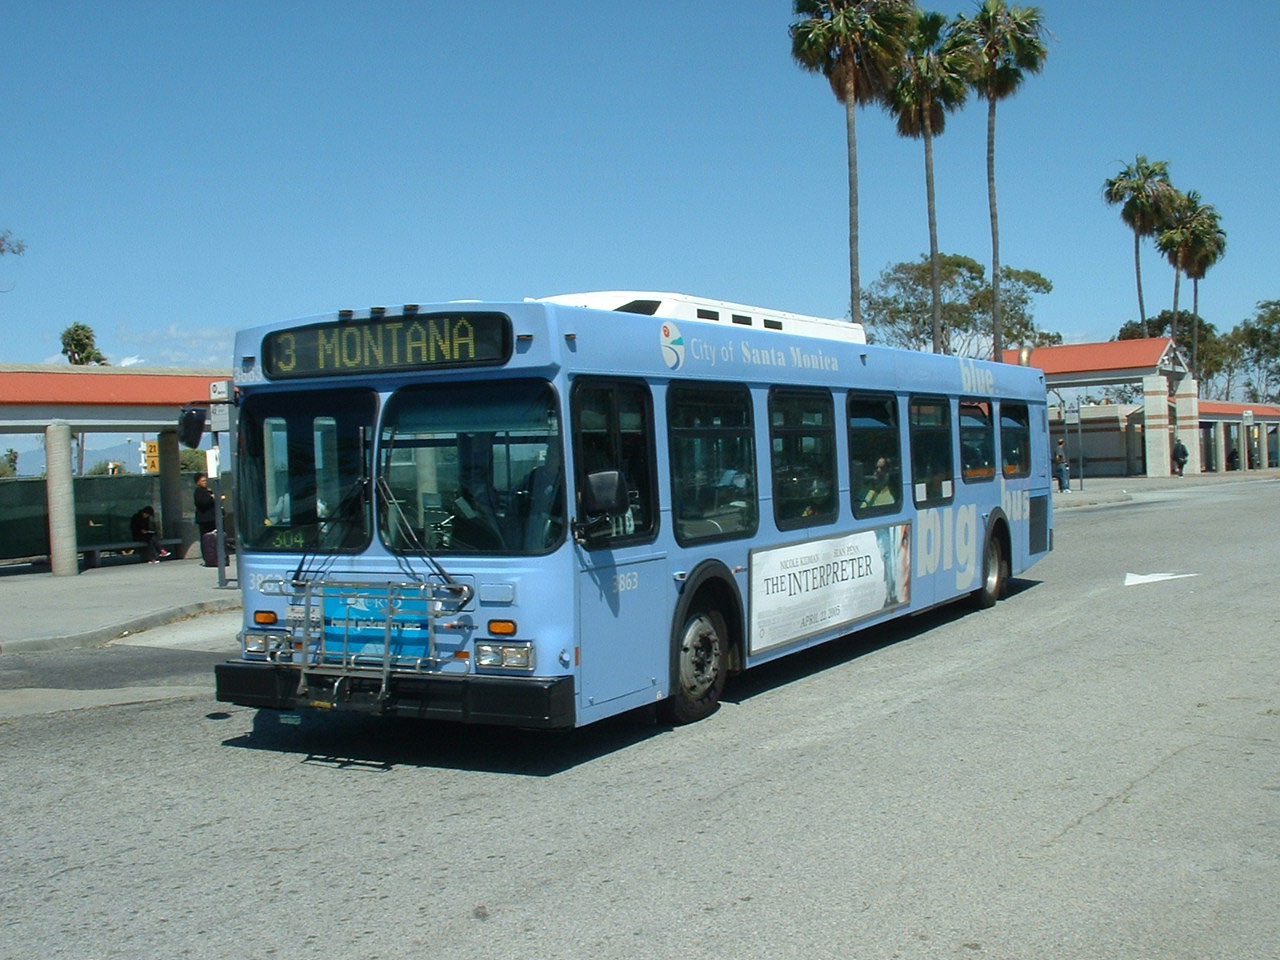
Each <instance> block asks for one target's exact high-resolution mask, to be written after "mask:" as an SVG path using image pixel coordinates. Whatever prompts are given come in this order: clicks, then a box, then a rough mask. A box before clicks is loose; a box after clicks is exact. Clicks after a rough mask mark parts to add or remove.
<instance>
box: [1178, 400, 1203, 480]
mask: <svg viewBox="0 0 1280 960" xmlns="http://www.w3.org/2000/svg"><path fill="white" fill-rule="evenodd" d="M1173 406H1174V413H1176V414H1177V417H1178V426H1177V429H1176V430H1175V431H1174V432H1175V433H1176V434H1177V435H1178V436H1179V437H1181V438H1182V443H1183V445H1184V446H1185V447H1186V448H1187V466H1186V468H1185V470H1184V472H1185V473H1201V472H1202V468H1201V466H1200V384H1199V383H1198V382H1197V381H1196V380H1194V379H1192V378H1191V377H1183V378H1182V380H1181V381H1180V382H1179V383H1178V388H1177V390H1176V391H1175V393H1174V395H1173Z"/></svg>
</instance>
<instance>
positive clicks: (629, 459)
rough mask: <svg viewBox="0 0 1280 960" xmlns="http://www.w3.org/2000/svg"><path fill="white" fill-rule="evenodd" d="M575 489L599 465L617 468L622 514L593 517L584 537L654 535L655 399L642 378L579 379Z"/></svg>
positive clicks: (595, 541) (574, 400) (574, 399)
mask: <svg viewBox="0 0 1280 960" xmlns="http://www.w3.org/2000/svg"><path fill="white" fill-rule="evenodd" d="M571 405H572V408H573V423H574V448H575V453H576V464H577V466H576V477H577V486H578V490H579V491H581V490H583V489H585V487H586V482H587V476H588V475H589V474H592V473H596V472H598V471H601V470H617V471H619V472H620V473H621V474H622V478H623V483H624V484H625V486H626V488H627V499H628V506H627V510H626V512H625V513H623V514H620V515H618V516H615V517H610V518H608V521H607V522H605V519H604V518H589V517H585V516H582V501H581V494H579V499H578V512H579V520H580V521H588V520H594V521H595V522H593V523H591V524H590V525H589V527H588V528H587V531H586V532H587V537H588V539H589V541H590V543H591V544H592V545H593V546H595V545H608V544H612V543H617V542H626V541H641V540H648V539H652V537H653V535H654V534H655V533H656V531H657V516H658V509H657V502H656V484H655V482H654V476H655V466H654V462H655V460H656V457H655V456H654V440H653V401H652V399H651V397H650V395H649V388H648V387H647V386H646V385H645V384H644V383H642V382H640V381H631V380H599V379H595V378H582V379H580V380H578V381H577V382H576V383H575V384H574V388H573V393H572V396H571Z"/></svg>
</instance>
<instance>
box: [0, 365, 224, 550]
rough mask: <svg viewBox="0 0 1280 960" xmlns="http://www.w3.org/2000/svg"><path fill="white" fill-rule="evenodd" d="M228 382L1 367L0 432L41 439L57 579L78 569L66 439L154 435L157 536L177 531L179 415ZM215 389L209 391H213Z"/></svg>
mask: <svg viewBox="0 0 1280 960" xmlns="http://www.w3.org/2000/svg"><path fill="white" fill-rule="evenodd" d="M229 379H230V377H229V371H226V370H179V369H171V368H160V367H96V366H83V367H80V366H70V365H61V364H0V433H43V434H44V437H45V462H46V464H47V467H46V471H47V476H48V501H49V502H48V506H49V544H50V558H49V559H50V562H51V563H52V566H53V572H54V574H55V575H63V574H74V573H77V572H78V571H79V563H78V560H77V557H78V554H79V552H80V551H79V549H78V545H77V544H76V531H75V498H74V493H73V491H72V484H71V476H72V470H71V437H72V436H73V435H74V434H79V433H130V432H154V433H156V434H158V436H159V453H160V463H159V467H160V505H159V506H160V518H161V524H162V525H161V527H160V531H161V534H162V535H163V536H164V537H167V538H182V540H183V542H184V545H186V544H188V543H189V542H190V541H191V540H192V539H194V533H193V531H190V530H185V529H183V528H182V504H183V503H184V496H185V495H186V491H184V490H183V489H182V488H181V475H180V464H179V457H178V433H177V423H178V414H179V413H180V412H181V410H182V407H183V406H184V405H186V404H188V403H193V402H208V400H209V399H210V397H211V396H212V393H213V391H214V390H215V389H219V388H221V386H222V385H223V384H225V383H226V381H228V380H229ZM215 384H216V385H218V387H217V388H215V386H214V385H215Z"/></svg>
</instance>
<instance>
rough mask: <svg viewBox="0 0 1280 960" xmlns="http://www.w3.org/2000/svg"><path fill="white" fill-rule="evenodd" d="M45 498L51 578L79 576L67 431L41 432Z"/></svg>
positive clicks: (58, 427)
mask: <svg viewBox="0 0 1280 960" xmlns="http://www.w3.org/2000/svg"><path fill="white" fill-rule="evenodd" d="M44 459H45V477H46V486H45V495H46V497H47V499H48V501H49V564H50V566H51V567H52V568H53V575H54V576H55V577H71V576H75V575H76V574H77V573H79V572H80V558H79V550H78V544H77V543H76V494H75V488H74V487H73V486H72V485H71V427H70V426H69V425H68V424H66V423H62V422H59V423H51V424H49V426H47V427H45V428H44Z"/></svg>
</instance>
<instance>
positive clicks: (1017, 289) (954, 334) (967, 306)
mask: <svg viewBox="0 0 1280 960" xmlns="http://www.w3.org/2000/svg"><path fill="white" fill-rule="evenodd" d="M938 268H939V271H938V272H939V279H940V281H941V285H940V289H941V291H942V297H941V305H942V318H943V334H942V335H943V339H944V341H946V343H947V346H948V349H949V350H950V352H952V353H956V354H959V355H961V356H967V357H984V358H985V357H989V356H990V355H991V339H990V337H991V303H992V291H991V287H990V286H989V285H988V284H987V282H986V268H985V267H983V265H982V264H981V263H979V262H978V261H977V260H974V259H973V258H972V257H966V256H961V255H959V254H951V253H944V254H940V255H939V257H938ZM932 273H933V265H932V262H931V258H930V257H928V256H927V255H925V256H921V258H920V259H919V260H915V261H907V262H904V263H897V264H893V265H892V266H889V267H887V268H885V270H884V271H883V272H882V273H881V274H880V277H879V279H878V280H876V281H875V282H874V283H873V284H871V285H870V286H869V287H868V288H867V292H866V296H865V297H864V298H863V300H864V302H863V314H864V316H865V318H866V322H867V330H868V334H869V336H870V337H871V339H872V340H874V341H875V342H877V343H885V344H890V345H892V346H897V347H904V348H906V349H908V350H928V349H930V345H931V341H932V335H933V309H932V306H933V302H932V300H933V279H932ZM1004 276H1005V280H1006V287H1005V291H1004V296H1003V298H1002V299H1003V300H1004V304H1005V319H1006V321H1007V324H1006V331H1007V333H1008V341H1009V342H1010V343H1016V344H1018V345H1020V346H1021V345H1027V346H1049V345H1052V344H1055V343H1061V342H1062V336H1061V335H1060V334H1057V333H1051V332H1048V331H1045V330H1040V329H1039V328H1037V327H1036V325H1035V318H1034V316H1033V313H1032V298H1033V297H1035V296H1036V295H1038V294H1043V293H1048V292H1049V291H1050V290H1052V289H1053V284H1051V283H1050V282H1049V281H1048V280H1047V279H1045V278H1044V277H1043V276H1041V275H1040V274H1038V273H1036V272H1035V271H1034V270H1018V269H1014V268H1010V269H1009V270H1007V271H1005V274H1004Z"/></svg>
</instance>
